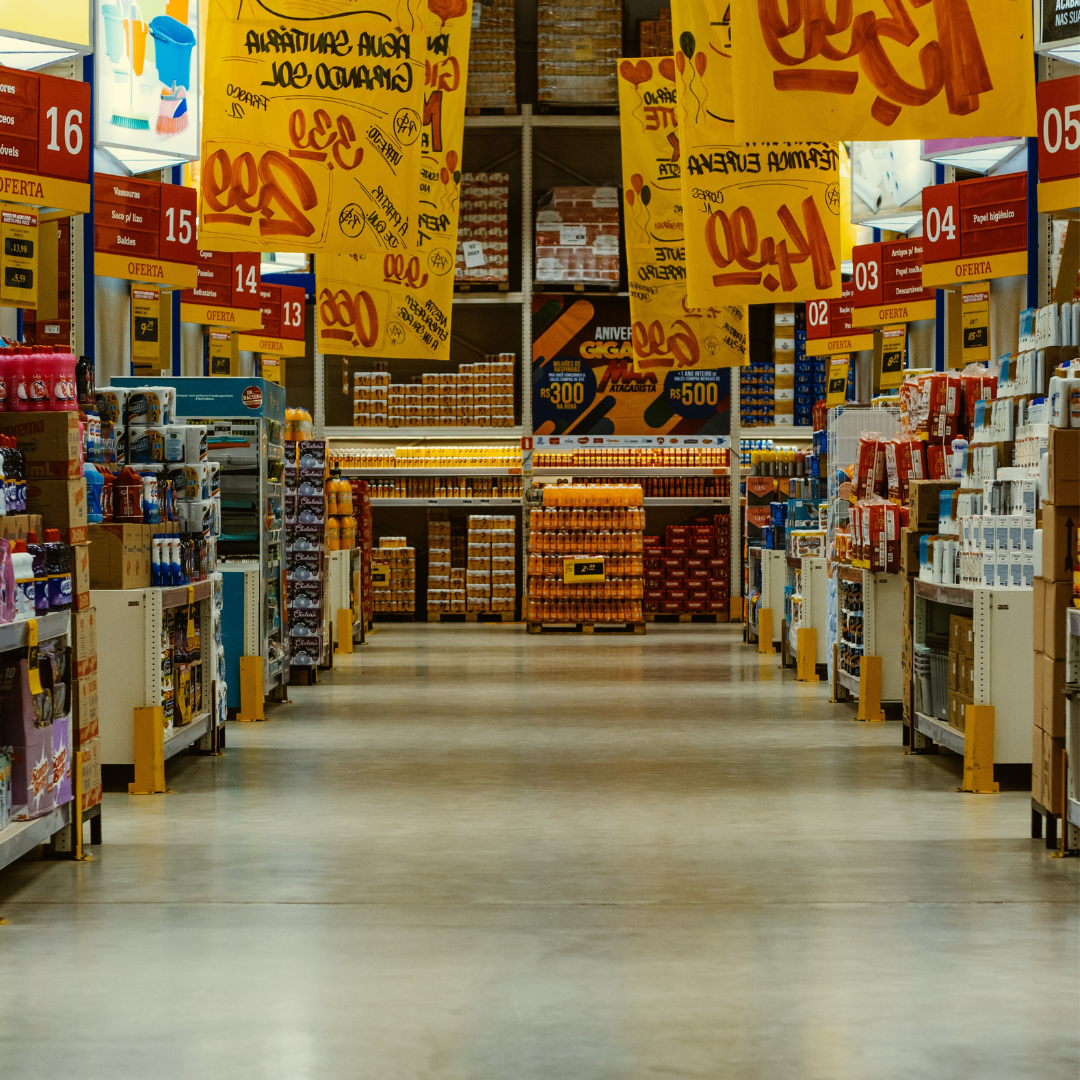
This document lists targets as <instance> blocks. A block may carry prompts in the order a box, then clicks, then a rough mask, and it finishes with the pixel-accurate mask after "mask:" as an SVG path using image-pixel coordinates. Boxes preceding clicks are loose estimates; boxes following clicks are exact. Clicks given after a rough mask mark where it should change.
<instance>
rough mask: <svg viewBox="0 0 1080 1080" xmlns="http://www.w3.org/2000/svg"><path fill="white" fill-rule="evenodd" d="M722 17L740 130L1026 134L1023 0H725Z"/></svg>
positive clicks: (1030, 106) (752, 134) (1032, 120)
mask: <svg viewBox="0 0 1080 1080" xmlns="http://www.w3.org/2000/svg"><path fill="white" fill-rule="evenodd" d="M833 9H834V10H833ZM830 10H832V13H830ZM731 24H732V29H733V34H734V40H733V46H734V47H733V49H732V64H733V65H734V71H733V75H734V88H735V124H736V134H737V136H738V137H739V138H745V139H803V138H805V137H806V134H807V132H813V133H814V135H815V136H816V137H817V138H820V139H829V140H840V139H845V140H847V139H860V140H869V141H871V142H882V141H884V140H886V139H951V138H956V139H963V138H973V137H982V136H986V135H1007V136H1018V135H1035V134H1036V117H1035V66H1034V64H1032V63H1031V52H1032V23H1031V4H1029V3H1024V2H1023V0H934V2H933V3H932V4H930V3H919V2H914V3H912V2H910V0H847V2H846V3H842V4H836V5H826V4H823V3H821V2H820V0H788V2H787V3H784V4H781V3H780V0H732V2H731Z"/></svg>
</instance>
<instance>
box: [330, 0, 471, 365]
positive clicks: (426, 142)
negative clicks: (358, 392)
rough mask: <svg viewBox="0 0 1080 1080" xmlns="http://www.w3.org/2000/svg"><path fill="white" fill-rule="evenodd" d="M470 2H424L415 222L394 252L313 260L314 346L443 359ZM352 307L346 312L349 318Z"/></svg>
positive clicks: (451, 298) (451, 286) (458, 200)
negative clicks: (427, 19) (426, 23)
mask: <svg viewBox="0 0 1080 1080" xmlns="http://www.w3.org/2000/svg"><path fill="white" fill-rule="evenodd" d="M472 4H473V0H427V6H428V8H429V10H430V12H431V13H433V14H434V15H436V16H437V20H435V21H433V22H432V24H431V26H430V27H429V30H428V34H427V37H426V53H425V54H424V55H425V77H424V90H425V98H424V109H423V127H422V130H421V137H420V149H421V159H420V168H419V171H418V173H417V177H416V189H417V190H416V198H417V205H418V207H419V213H418V215H417V219H416V221H417V227H416V229H415V230H414V231H413V232H412V234H411V235H410V237H409V238H408V241H407V243H406V244H405V245H404V247H403V248H402V249H401V250H400V251H395V252H389V253H384V254H383V255H381V256H371V255H356V256H355V257H354V256H353V255H345V254H333V255H323V256H322V257H320V258H318V259H316V260H315V277H316V296H317V301H318V302H317V303H316V312H317V316H316V333H317V339H316V340H317V348H318V350H319V351H320V352H322V353H328V354H331V355H338V354H340V355H342V356H375V357H379V358H381V359H393V358H400V359H422V360H442V361H448V360H449V359H450V317H451V314H452V311H453V303H454V264H455V256H456V249H457V232H458V218H459V214H460V207H461V154H462V148H463V144H464V139H465V90H466V76H467V73H468V65H469V39H470V34H471V28H472ZM350 314H351V316H352V317H351V319H350V318H349V315H350Z"/></svg>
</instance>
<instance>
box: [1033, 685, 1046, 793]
mask: <svg viewBox="0 0 1080 1080" xmlns="http://www.w3.org/2000/svg"><path fill="white" fill-rule="evenodd" d="M1038 681H1039V680H1038V679H1036V680H1035V682H1036V685H1037V684H1038ZM1036 715H1038V714H1036ZM1044 734H1045V732H1044V731H1043V729H1042V728H1041V727H1039V725H1038V724H1034V725H1033V726H1032V728H1031V797H1032V798H1033V799H1034V800H1035V801H1036V802H1037V803H1038V804H1039V805H1040V806H1045V805H1046V803H1044V802H1043V798H1044V796H1045V793H1044V790H1043V789H1044V777H1043V735H1044Z"/></svg>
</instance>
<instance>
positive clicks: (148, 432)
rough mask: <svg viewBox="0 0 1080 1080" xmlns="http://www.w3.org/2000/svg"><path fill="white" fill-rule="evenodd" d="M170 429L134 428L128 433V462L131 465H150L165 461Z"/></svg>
mask: <svg viewBox="0 0 1080 1080" xmlns="http://www.w3.org/2000/svg"><path fill="white" fill-rule="evenodd" d="M167 435H168V428H164V427H132V428H129V429H128V433H127V460H128V463H129V464H131V465H148V464H153V463H158V462H164V461H165V441H166V437H167Z"/></svg>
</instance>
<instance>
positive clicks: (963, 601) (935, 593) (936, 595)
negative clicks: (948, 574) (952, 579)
mask: <svg viewBox="0 0 1080 1080" xmlns="http://www.w3.org/2000/svg"><path fill="white" fill-rule="evenodd" d="M974 592H975V590H974V589H973V588H971V587H970V586H968V585H938V584H937V583H936V582H933V581H920V580H919V579H918V578H916V579H915V595H916V596H921V597H922V598H923V599H924V600H933V601H934V602H935V603H938V604H949V605H951V606H952V607H962V608H969V607H973V606H974V603H975V601H974Z"/></svg>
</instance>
